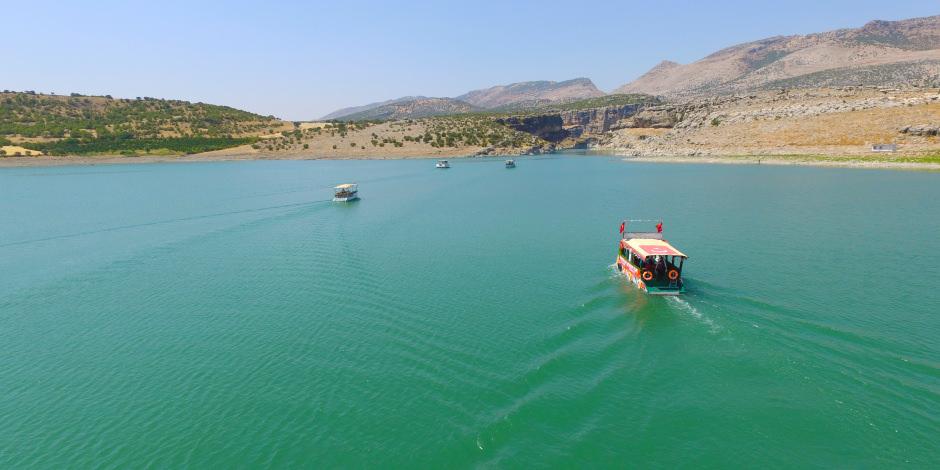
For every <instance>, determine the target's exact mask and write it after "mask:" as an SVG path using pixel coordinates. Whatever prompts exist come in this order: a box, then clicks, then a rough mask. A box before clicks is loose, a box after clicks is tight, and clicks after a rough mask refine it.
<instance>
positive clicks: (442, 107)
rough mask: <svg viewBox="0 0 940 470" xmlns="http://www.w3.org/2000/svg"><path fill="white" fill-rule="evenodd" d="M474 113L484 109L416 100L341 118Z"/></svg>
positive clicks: (457, 102)
mask: <svg viewBox="0 0 940 470" xmlns="http://www.w3.org/2000/svg"><path fill="white" fill-rule="evenodd" d="M474 111H482V108H478V107H476V106H473V105H472V104H470V103H465V102H463V101H460V100H456V99H453V98H414V99H400V100H392V101H391V102H390V103H389V104H383V105H379V106H376V107H372V108H368V109H365V110H363V111H359V112H355V113H351V114H345V115H342V116H340V117H341V118H342V119H343V120H346V121H366V120H391V119H416V118H424V117H429V116H444V115H448V114H461V113H470V112H474ZM332 114H336V113H332Z"/></svg>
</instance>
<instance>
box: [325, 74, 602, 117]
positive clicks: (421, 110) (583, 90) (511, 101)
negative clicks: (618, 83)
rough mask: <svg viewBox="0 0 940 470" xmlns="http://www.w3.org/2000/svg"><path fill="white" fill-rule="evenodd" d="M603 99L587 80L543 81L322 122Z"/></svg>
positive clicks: (387, 104) (374, 106) (354, 111)
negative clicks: (409, 111)
mask: <svg viewBox="0 0 940 470" xmlns="http://www.w3.org/2000/svg"><path fill="white" fill-rule="evenodd" d="M600 96H604V92H602V91H600V90H598V89H597V87H596V86H594V83H593V82H591V80H590V79H587V78H575V79H573V80H566V81H563V82H553V81H544V80H543V81H534V82H520V83H510V84H509V85H500V86H494V87H490V88H486V89H481V90H473V91H470V92H467V93H464V94H462V95H460V96H458V97H456V98H428V97H425V96H406V97H403V98H397V99H393V100H388V101H383V102H380V103H371V104H367V105H363V106H354V107H350V108H343V109H340V110H337V111H333V112H332V113H330V114H327V115H326V116H323V118H322V119H344V120H351V121H352V120H363V119H392V118H383V117H381V116H386V115H388V116H397V117H396V119H402V118H418V117H427V116H436V115H442V114H454V113H462V112H470V111H475V110H476V111H479V110H487V109H500V110H507V109H532V108H537V107H540V106H545V105H550V104H554V103H567V102H572V101H577V100H583V99H587V98H596V97H600ZM468 106H469V107H468ZM409 108H413V109H415V110H416V112H417V113H418V114H414V115H407V110H408V109H409ZM435 108H437V109H435Z"/></svg>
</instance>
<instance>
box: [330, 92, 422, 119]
mask: <svg viewBox="0 0 940 470" xmlns="http://www.w3.org/2000/svg"><path fill="white" fill-rule="evenodd" d="M423 99H427V96H403V97H401V98H395V99H393V100H385V101H380V102H377V103H369V104H364V105H362V106H350V107H348V108H342V109H337V110H336V111H333V112H332V113H330V114H327V115H326V116H323V117H322V118H320V119H322V120H324V121H328V120H330V119H339V118H342V117H344V116H349V115H351V114H357V113H365V112H367V111H371V110H373V109H375V108H380V107H382V106H388V105H392V104H398V103H403V102H406V101H414V100H423Z"/></svg>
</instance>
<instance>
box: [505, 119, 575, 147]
mask: <svg viewBox="0 0 940 470" xmlns="http://www.w3.org/2000/svg"><path fill="white" fill-rule="evenodd" d="M497 122H498V123H500V124H502V125H504V126H508V127H510V128H512V129H515V130H517V131H520V132H526V133H528V134H532V135H534V136H536V137H539V138H541V139H543V140H546V141H548V142H561V141H562V140H565V139H566V138H567V137H568V131H567V130H565V128H564V121H563V120H562V118H561V116H559V115H557V114H544V115H536V116H513V117H508V118H503V119H498V120H497Z"/></svg>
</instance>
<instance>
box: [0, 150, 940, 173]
mask: <svg viewBox="0 0 940 470" xmlns="http://www.w3.org/2000/svg"><path fill="white" fill-rule="evenodd" d="M565 153H566V152H565V151H556V152H550V153H544V154H541V155H552V154H555V155H558V154H561V155H564V154H565ZM578 155H583V156H598V157H601V156H603V157H614V158H620V159H621V160H623V161H624V162H636V163H696V164H715V165H775V166H815V167H830V168H873V169H896V170H926V171H940V161H926V162H917V161H910V159H909V160H907V161H904V160H898V161H890V160H886V159H874V158H871V159H866V158H864V157H861V158H859V157H858V156H825V155H777V156H775V155H703V156H682V155H672V156H653V155H649V156H628V155H618V154H617V153H616V152H611V153H604V152H600V151H588V152H585V153H580V152H579V153H578ZM532 156H535V155H532ZM520 157H522V158H524V157H525V156H522V155H485V156H477V155H473V154H463V155H460V154H458V155H447V156H443V155H414V156H402V155H388V156H382V155H366V156H363V155H349V156H333V155H330V156H315V155H299V154H293V155H290V154H288V155H269V154H213V153H207V154H194V155H146V156H139V157H127V156H119V155H95V156H81V157H79V156H48V155H43V156H31V157H25V156H23V157H2V158H0V169H3V168H36V167H56V166H95V165H123V164H148V163H207V162H233V161H313V160H435V159H441V158H445V159H464V158H520ZM899 158H907V157H899Z"/></svg>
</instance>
